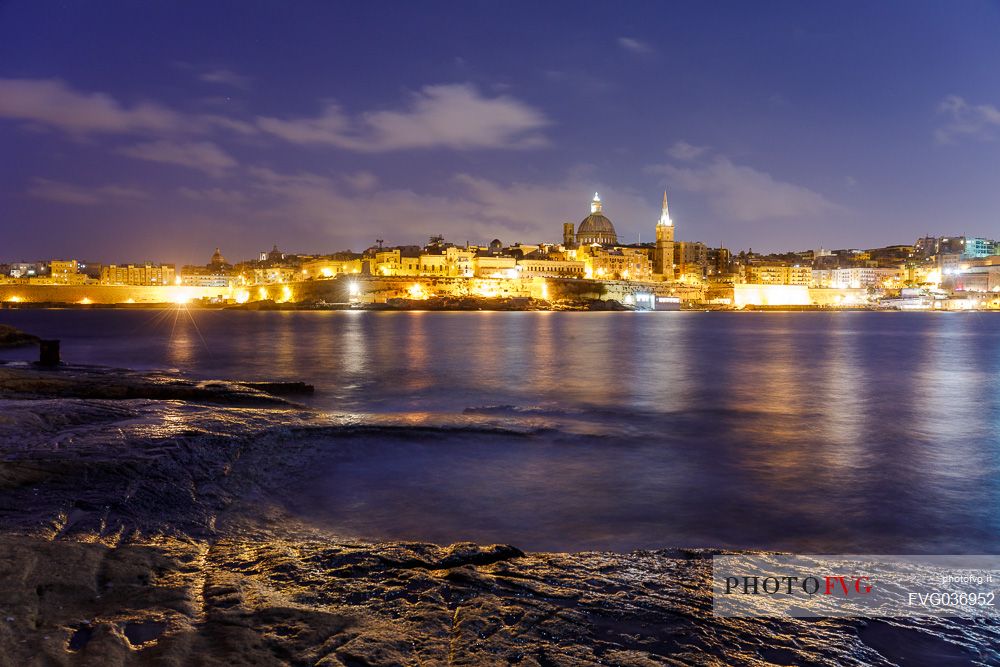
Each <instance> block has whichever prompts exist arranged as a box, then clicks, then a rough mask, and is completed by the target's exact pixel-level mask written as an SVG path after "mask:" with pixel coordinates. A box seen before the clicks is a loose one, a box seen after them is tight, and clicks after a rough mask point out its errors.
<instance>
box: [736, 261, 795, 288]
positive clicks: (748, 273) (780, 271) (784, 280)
mask: <svg viewBox="0 0 1000 667" xmlns="http://www.w3.org/2000/svg"><path fill="white" fill-rule="evenodd" d="M742 282H743V283H745V284H749V285H803V286H808V285H809V284H810V283H811V282H812V269H811V268H809V267H808V266H787V265H784V264H770V263H768V264H748V265H746V266H744V267H743V280H742Z"/></svg>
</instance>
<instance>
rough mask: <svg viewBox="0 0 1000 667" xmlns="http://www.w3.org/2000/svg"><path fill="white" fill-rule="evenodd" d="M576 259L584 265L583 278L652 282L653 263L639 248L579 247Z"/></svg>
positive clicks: (593, 245) (595, 245) (596, 245)
mask: <svg viewBox="0 0 1000 667" xmlns="http://www.w3.org/2000/svg"><path fill="white" fill-rule="evenodd" d="M576 258H577V259H578V260H581V261H583V263H584V267H585V268H584V277H585V278H591V279H594V280H652V279H653V263H652V261H650V259H649V255H648V254H647V253H646V252H645V251H644V250H642V249H640V248H603V247H601V246H600V245H598V244H596V243H595V244H592V245H586V246H580V247H579V248H577V250H576Z"/></svg>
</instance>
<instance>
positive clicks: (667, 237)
mask: <svg viewBox="0 0 1000 667" xmlns="http://www.w3.org/2000/svg"><path fill="white" fill-rule="evenodd" d="M653 273H656V274H659V275H662V276H663V279H664V280H673V279H674V221H673V220H671V219H670V211H669V210H668V209H667V191H666V190H664V191H663V208H662V210H661V211H660V219H659V220H658V221H657V222H656V249H655V251H654V252H653Z"/></svg>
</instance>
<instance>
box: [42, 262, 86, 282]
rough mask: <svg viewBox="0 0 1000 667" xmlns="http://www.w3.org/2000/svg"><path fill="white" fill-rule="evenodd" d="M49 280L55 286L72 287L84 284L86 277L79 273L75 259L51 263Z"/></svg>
mask: <svg viewBox="0 0 1000 667" xmlns="http://www.w3.org/2000/svg"><path fill="white" fill-rule="evenodd" d="M49 278H50V280H51V281H52V282H53V283H54V284H59V285H70V284H79V283H82V282H84V280H85V279H86V276H85V275H83V274H81V273H79V266H78V265H77V261H76V260H75V259H68V260H61V259H54V260H52V261H51V262H49Z"/></svg>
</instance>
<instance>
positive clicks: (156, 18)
mask: <svg viewBox="0 0 1000 667" xmlns="http://www.w3.org/2000/svg"><path fill="white" fill-rule="evenodd" d="M998 63H1000V5H998V4H997V3H996V2H979V1H974V0H963V1H962V2H920V1H915V0H907V1H906V2H877V3H872V2H865V3H854V2H840V3H806V2H761V3H749V2H628V3H620V4H618V5H616V4H612V3H608V2H568V3H555V2H551V3H537V2H523V3H521V2H448V3H444V2H441V3H437V2H419V3H403V2H394V3H388V2H371V1H368V2H357V3H329V2H322V3H320V2H317V3H308V2H295V3H288V2H278V1H277V0H276V1H274V2H249V1H241V2H144V3H135V2H115V1H112V0H104V1H102V2H100V3H82V2H51V1H47V0H32V1H27V0H25V1H8V2H2V1H0V223H2V225H3V229H4V233H3V235H2V239H3V240H2V243H0V259H4V260H15V259H35V258H47V257H77V258H88V259H91V260H97V261H140V260H144V259H154V260H163V261H176V262H187V261H197V262H199V263H200V262H204V261H207V259H208V256H209V255H210V254H211V251H212V249H213V248H214V247H215V246H217V245H218V246H221V247H222V249H223V251H224V253H225V254H226V255H227V256H229V257H230V258H231V259H237V258H242V257H246V256H249V255H251V254H253V253H255V252H256V251H258V250H260V249H263V248H266V247H270V245H271V244H273V243H277V244H278V245H279V246H281V247H282V248H285V249H288V250H294V251H311V252H331V251H335V250H340V249H345V248H353V249H355V250H360V249H363V248H364V247H366V246H368V245H370V244H371V243H372V242H373V241H374V239H375V238H383V239H385V240H386V242H388V243H393V244H395V243H419V242H423V241H425V240H426V237H428V236H429V235H431V234H435V233H443V234H445V236H446V237H447V238H449V239H450V240H454V241H457V242H464V241H466V240H468V241H473V242H484V241H488V240H489V239H491V238H493V237H499V238H501V239H502V240H504V241H505V242H514V241H522V242H525V243H530V242H536V241H539V240H558V239H559V237H560V229H561V228H560V225H561V223H562V222H564V221H566V220H573V221H579V220H580V219H581V218H583V217H584V216H585V215H586V214H587V213H588V202H589V199H590V196H591V194H592V193H593V191H595V190H599V191H600V192H601V193H602V196H603V199H604V200H605V210H606V212H607V213H608V215H609V217H611V218H612V220H614V221H615V223H616V226H617V228H618V231H619V235H620V237H622V238H623V239H625V240H628V241H634V240H637V239H638V238H640V236H641V237H642V238H643V239H651V238H652V235H653V226H654V224H655V221H656V219H657V213H658V211H657V208H658V205H659V201H660V197H661V191H662V190H663V188H664V187H666V188H667V190H668V192H669V195H670V202H671V213H672V216H673V218H674V219H675V221H676V223H677V237H678V238H679V239H682V240H691V241H695V240H700V241H704V242H706V243H709V244H711V245H718V244H719V243H725V245H727V246H728V247H731V248H735V249H739V248H746V247H751V246H752V247H753V248H754V249H758V250H769V249H805V248H813V247H819V246H825V247H834V248H838V247H871V246H875V245H882V244H888V243H908V242H912V241H913V240H914V239H915V238H916V237H917V236H918V235H922V234H925V233H931V234H960V233H965V234H968V235H983V236H1000V225H998V221H1000V218H998V212H1000V144H998V143H997V141H996V138H997V136H998V135H1000V68H998V66H997V65H998Z"/></svg>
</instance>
